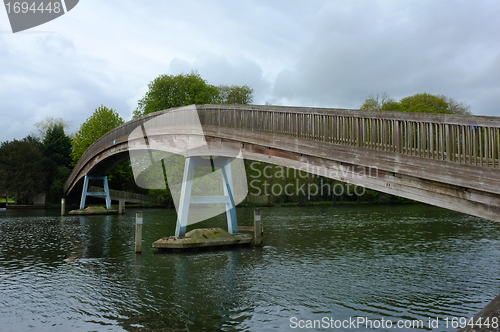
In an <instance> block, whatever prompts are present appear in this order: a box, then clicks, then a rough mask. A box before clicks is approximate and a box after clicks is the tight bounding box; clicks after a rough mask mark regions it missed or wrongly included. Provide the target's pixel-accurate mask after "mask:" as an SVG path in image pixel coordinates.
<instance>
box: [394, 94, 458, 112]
mask: <svg viewBox="0 0 500 332" xmlns="http://www.w3.org/2000/svg"><path fill="white" fill-rule="evenodd" d="M399 110H400V111H402V112H420V113H442V114H451V111H450V110H449V109H448V103H447V102H446V100H444V99H443V98H442V97H439V96H434V95H431V94H428V93H425V92H424V93H417V94H415V95H413V96H409V97H405V98H403V99H401V100H400V101H399Z"/></svg>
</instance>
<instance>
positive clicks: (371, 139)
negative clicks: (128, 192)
mask: <svg viewBox="0 0 500 332" xmlns="http://www.w3.org/2000/svg"><path fill="white" fill-rule="evenodd" d="M197 110H198V115H199V117H200V121H201V124H202V126H215V127H220V128H234V129H238V130H246V131H253V132H261V133H269V134H271V135H285V136H291V137H297V138H302V139H310V140H315V141H323V142H326V143H332V144H338V145H344V146H352V147H359V148H365V149H372V150H378V151H388V152H393V153H400V154H406V155H412V156H417V157H422V158H430V159H440V160H447V161H452V162H457V163H463V164H470V165H475V166H481V167H489V168H492V169H493V168H496V169H500V165H499V153H500V117H486V116H464V115H452V114H427V113H401V112H370V111H359V110H346V109H320V108H305V107H286V106H268V105H263V106H254V105H199V106H197ZM175 111H176V109H169V110H165V111H161V112H156V113H151V114H149V115H147V116H144V117H142V118H140V119H135V120H132V121H129V122H127V123H125V124H123V125H121V126H119V127H117V128H115V129H113V130H111V131H110V132H108V133H107V134H106V135H104V136H102V137H101V138H99V139H98V140H97V141H95V142H94V144H92V145H91V146H90V147H89V148H88V149H87V151H85V153H84V154H83V156H82V157H81V158H80V160H79V161H78V163H77V164H76V166H75V167H74V169H73V172H72V173H71V175H70V176H69V178H68V180H67V181H66V184H65V189H67V188H68V187H69V186H70V185H71V183H72V181H73V180H74V179H75V178H76V176H77V174H78V173H79V172H80V170H81V169H82V168H83V166H84V165H86V164H87V163H88V162H89V161H90V160H91V159H92V158H93V157H95V156H96V155H97V154H99V153H100V152H102V151H104V150H105V149H108V148H111V147H113V146H114V145H116V144H121V143H125V142H127V140H128V135H129V134H130V133H131V132H132V131H133V130H134V129H136V128H137V127H138V126H140V125H141V124H143V123H145V122H147V121H149V120H151V119H153V118H155V117H156V116H158V115H161V114H163V113H164V112H175Z"/></svg>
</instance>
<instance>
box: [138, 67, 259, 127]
mask: <svg viewBox="0 0 500 332" xmlns="http://www.w3.org/2000/svg"><path fill="white" fill-rule="evenodd" d="M252 93H253V90H252V89H251V88H250V87H249V86H247V85H243V86H238V85H231V86H229V85H220V86H214V85H210V84H208V83H207V81H205V80H204V79H203V78H201V76H200V75H199V74H197V73H195V72H193V73H191V74H189V75H185V74H181V75H177V76H174V75H160V76H158V77H157V78H155V79H154V80H153V81H151V82H150V83H149V84H148V92H146V95H145V96H144V97H142V98H141V99H140V100H139V102H138V105H137V108H136V109H135V111H134V118H139V117H141V116H144V115H146V114H150V113H153V112H157V111H161V110H165V109H169V108H172V107H181V106H187V105H192V104H250V103H251V102H252V101H253V95H252Z"/></svg>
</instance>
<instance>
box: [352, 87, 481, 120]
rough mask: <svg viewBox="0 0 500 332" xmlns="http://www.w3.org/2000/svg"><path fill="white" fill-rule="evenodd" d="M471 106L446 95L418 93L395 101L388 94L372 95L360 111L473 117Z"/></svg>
mask: <svg viewBox="0 0 500 332" xmlns="http://www.w3.org/2000/svg"><path fill="white" fill-rule="evenodd" d="M470 108H471V107H470V105H469V104H467V103H466V102H460V101H457V100H455V99H454V98H451V97H446V96H444V95H436V96H435V95H431V94H428V93H425V92H424V93H417V94H415V95H413V96H409V97H406V98H403V99H401V100H400V101H399V102H398V101H395V100H394V99H392V98H391V97H389V95H388V94H387V93H385V92H384V93H382V94H381V95H379V94H376V95H370V96H368V99H366V100H365V102H364V103H363V105H361V107H360V109H362V110H367V111H400V112H419V113H443V114H450V113H451V114H462V115H473V114H472V112H471V110H470Z"/></svg>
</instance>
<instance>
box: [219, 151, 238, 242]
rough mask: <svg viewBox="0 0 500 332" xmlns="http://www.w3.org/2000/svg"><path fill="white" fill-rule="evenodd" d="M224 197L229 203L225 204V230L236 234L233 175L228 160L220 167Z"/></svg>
mask: <svg viewBox="0 0 500 332" xmlns="http://www.w3.org/2000/svg"><path fill="white" fill-rule="evenodd" d="M221 171H222V181H223V188H224V196H227V197H229V203H226V216H227V230H228V233H229V234H238V221H237V219H236V205H235V204H234V196H233V192H234V187H233V175H232V172H231V162H230V160H229V159H227V160H226V163H225V165H224V166H223V167H221Z"/></svg>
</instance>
